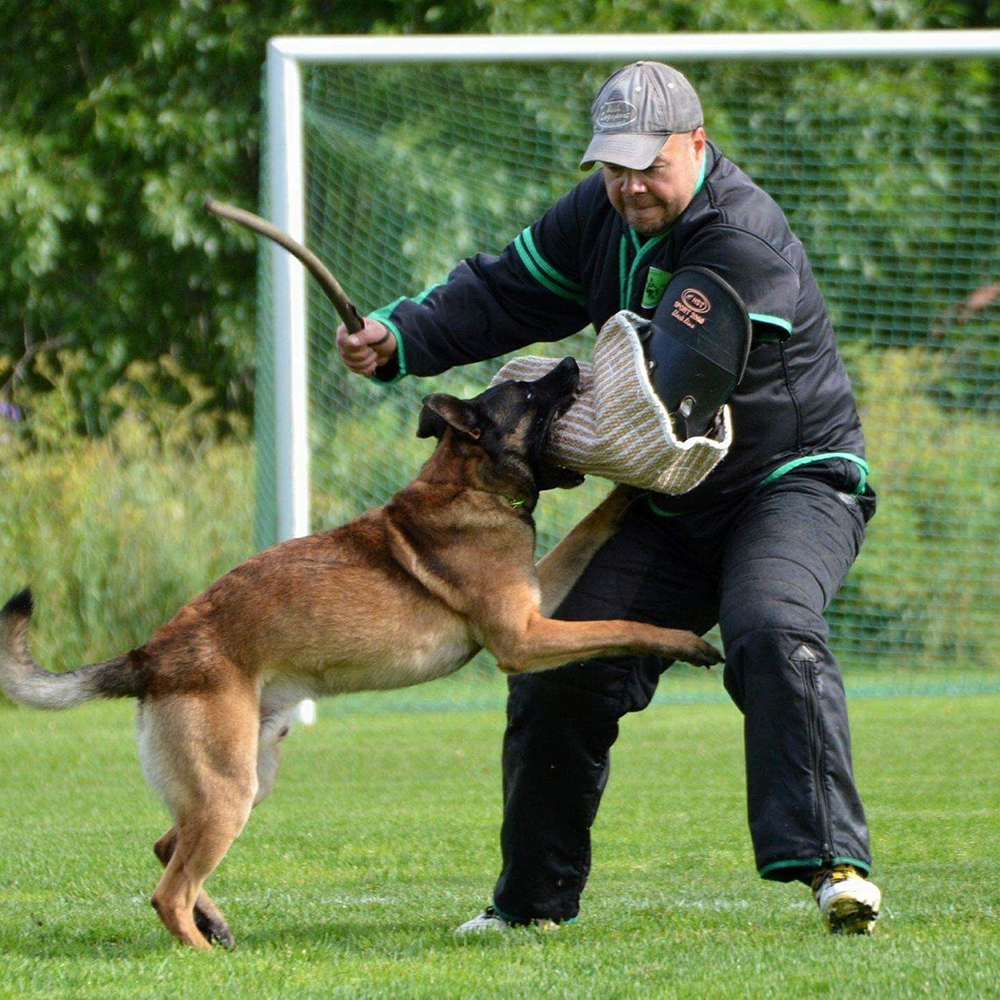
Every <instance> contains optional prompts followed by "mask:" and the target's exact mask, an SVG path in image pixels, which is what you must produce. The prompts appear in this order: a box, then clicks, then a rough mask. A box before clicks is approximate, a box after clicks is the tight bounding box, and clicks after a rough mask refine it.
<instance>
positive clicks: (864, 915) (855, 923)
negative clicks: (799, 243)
mask: <svg viewBox="0 0 1000 1000" xmlns="http://www.w3.org/2000/svg"><path fill="white" fill-rule="evenodd" d="M825 919H826V926H827V927H828V928H829V930H830V933H831V934H871V933H872V931H873V930H874V929H875V921H876V920H877V919H878V907H877V906H872V905H871V904H869V903H863V902H861V900H858V899H838V900H835V901H834V902H833V903H832V904H831V906H830V910H829V912H828V913H827V914H826V917H825Z"/></svg>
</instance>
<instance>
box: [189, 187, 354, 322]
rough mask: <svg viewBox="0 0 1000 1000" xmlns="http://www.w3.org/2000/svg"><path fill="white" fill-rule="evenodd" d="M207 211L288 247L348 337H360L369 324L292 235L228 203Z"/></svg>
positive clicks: (208, 204) (209, 201) (210, 203)
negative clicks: (337, 316)
mask: <svg viewBox="0 0 1000 1000" xmlns="http://www.w3.org/2000/svg"><path fill="white" fill-rule="evenodd" d="M205 209H206V211H209V212H211V213H212V214H213V215H218V216H220V217H221V218H223V219H229V220H230V221H232V222H238V223H239V224H240V225H241V226H246V227H247V228H248V229H252V230H253V231H254V232H255V233H260V235H261V236H266V237H267V238H268V239H269V240H274V242H275V243H277V244H278V245H279V246H282V247H284V248H285V249H286V250H287V251H288V252H289V253H290V254H292V256H294V257H296V258H298V260H300V261H301V262H302V263H303V265H305V267H306V269H307V270H308V271H309V273H310V274H311V275H312V276H313V277H314V278H315V279H316V280H317V281H318V282H319V284H320V287H321V288H322V289H323V292H324V294H325V295H326V297H327V298H328V299H329V300H330V301H331V302H332V303H333V307H334V309H336V310H337V312H338V313H339V314H340V318H341V319H342V320H343V321H344V326H346V327H347V332H348V333H357V332H358V331H359V330H361V329H362V328H363V327H364V325H365V321H364V319H363V318H362V316H361V313H359V312H358V310H357V307H356V306H355V305H354V303H353V302H352V301H351V300H350V299H349V298H348V297H347V296H346V295H345V294H344V290H343V288H341V287H340V282H338V281H337V279H336V278H335V277H334V276H333V275H332V274H331V273H330V271H329V269H328V268H327V266H326V265H325V264H324V263H323V262H322V261H321V260H320V259H319V257H317V256H316V254H314V253H313V252H312V250H309V249H307V248H306V247H304V246H303V245H302V244H301V243H298V242H296V241H295V240H293V239H292V238H291V236H289V235H288V233H286V232H283V231H282V230H280V229H278V227H277V226H274V225H272V224H271V223H270V222H268V221H267V220H266V219H262V218H261V217H260V216H259V215H254V214H253V212H248V211H246V210H245V209H242V208H236V206H235V205H227V204H226V203H225V202H222V201H216V200H215V199H214V198H206V199H205Z"/></svg>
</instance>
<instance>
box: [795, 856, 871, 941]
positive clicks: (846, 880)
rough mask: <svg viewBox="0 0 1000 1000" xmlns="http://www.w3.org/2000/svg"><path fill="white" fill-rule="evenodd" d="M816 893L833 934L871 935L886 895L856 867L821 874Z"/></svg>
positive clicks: (815, 879)
mask: <svg viewBox="0 0 1000 1000" xmlns="http://www.w3.org/2000/svg"><path fill="white" fill-rule="evenodd" d="M812 892H813V897H814V898H815V900H816V903H817V905H818V906H819V912H820V914H821V915H822V917H823V920H824V922H825V923H826V926H827V928H829V930H830V933H831V934H871V932H872V930H873V929H874V927H875V921H876V920H877V919H878V911H879V906H880V905H881V903H882V893H881V892H880V891H879V888H878V886H877V885H875V883H874V882H869V881H868V879H866V878H865V877H864V875H862V874H861V872H860V871H858V869H857V868H855V867H854V865H834V866H833V867H832V868H829V869H824V870H823V871H821V872H817V874H816V875H815V876H814V877H813V880H812Z"/></svg>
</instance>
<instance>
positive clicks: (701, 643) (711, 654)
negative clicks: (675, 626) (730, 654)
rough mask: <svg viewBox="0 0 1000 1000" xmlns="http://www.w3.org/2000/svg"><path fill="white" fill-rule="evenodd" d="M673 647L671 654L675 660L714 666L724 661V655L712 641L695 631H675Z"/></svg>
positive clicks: (700, 665) (702, 665)
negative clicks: (696, 633)
mask: <svg viewBox="0 0 1000 1000" xmlns="http://www.w3.org/2000/svg"><path fill="white" fill-rule="evenodd" d="M671 646H672V647H673V649H672V651H671V653H670V656H671V657H672V658H673V659H675V660H683V661H684V662H685V663H693V664H694V665H695V666H696V667H713V666H715V664H717V663H722V662H723V661H724V657H723V655H722V653H720V652H719V651H718V650H717V649H716V648H715V646H713V645H712V644H711V643H710V642H705V640H704V639H702V638H700V637H699V636H696V635H695V634H694V632H673V633H672V636H671Z"/></svg>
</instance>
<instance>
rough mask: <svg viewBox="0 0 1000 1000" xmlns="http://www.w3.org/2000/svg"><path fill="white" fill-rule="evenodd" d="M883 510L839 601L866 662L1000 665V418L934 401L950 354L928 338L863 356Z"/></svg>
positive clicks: (857, 364)
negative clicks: (998, 612) (916, 345)
mask: <svg viewBox="0 0 1000 1000" xmlns="http://www.w3.org/2000/svg"><path fill="white" fill-rule="evenodd" d="M852 360H853V368H854V370H855V372H856V373H857V381H858V391H859V399H860V403H861V407H862V413H863V416H864V420H865V427H866V431H867V439H868V456H869V460H870V461H871V463H872V466H873V468H874V469H875V470H877V477H876V487H877V489H878V492H879V505H878V513H877V514H876V517H875V519H874V520H873V521H872V523H871V526H870V529H869V540H868V542H867V543H866V547H865V549H864V550H863V552H862V557H861V558H860V559H859V560H858V563H857V565H856V567H855V569H854V571H853V574H852V577H851V579H850V583H849V585H848V588H847V590H846V593H845V594H844V600H843V602H842V603H841V604H840V605H838V607H843V608H845V613H844V615H843V618H842V620H841V628H842V629H843V630H844V631H851V632H853V633H854V636H853V637H854V638H856V639H857V641H858V642H859V645H860V649H859V653H860V655H861V656H862V657H863V658H865V659H867V660H868V662H876V658H877V662H879V663H882V664H884V665H886V666H888V665H891V664H892V663H893V662H901V663H906V664H908V665H910V666H925V667H926V666H933V665H942V664H949V663H950V664H953V665H954V667H955V669H956V670H960V669H965V668H966V667H968V666H969V665H970V664H975V665H977V666H992V667H997V666H1000V653H998V650H997V649H996V645H995V643H994V642H993V641H992V639H991V627H990V626H991V622H992V619H993V617H994V613H995V609H996V608H997V607H1000V579H998V578H997V574H996V571H995V569H996V544H995V539H996V534H995V533H996V525H997V524H998V523H1000V451H998V450H997V447H996V441H997V437H998V434H1000V421H998V420H997V419H996V417H995V416H992V417H991V416H977V415H974V414H972V413H969V412H964V411H955V410H948V409H946V408H944V407H942V406H941V405H939V404H937V403H936V402H935V401H934V398H933V395H934V389H935V386H936V385H937V384H939V383H940V382H941V381H942V380H944V379H945V378H946V373H947V370H948V367H949V359H948V358H947V357H946V356H945V355H943V354H940V353H938V354H935V353H932V352H930V351H926V350H913V349H911V350H903V349H895V350H886V351H880V352H874V351H867V352H865V353H863V354H860V355H858V356H856V357H855V358H853V359H852Z"/></svg>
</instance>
